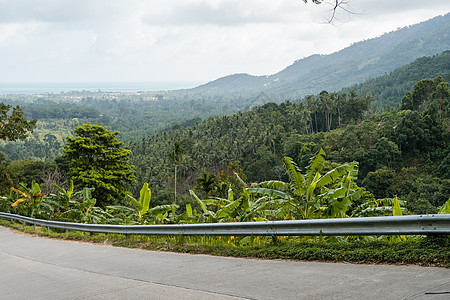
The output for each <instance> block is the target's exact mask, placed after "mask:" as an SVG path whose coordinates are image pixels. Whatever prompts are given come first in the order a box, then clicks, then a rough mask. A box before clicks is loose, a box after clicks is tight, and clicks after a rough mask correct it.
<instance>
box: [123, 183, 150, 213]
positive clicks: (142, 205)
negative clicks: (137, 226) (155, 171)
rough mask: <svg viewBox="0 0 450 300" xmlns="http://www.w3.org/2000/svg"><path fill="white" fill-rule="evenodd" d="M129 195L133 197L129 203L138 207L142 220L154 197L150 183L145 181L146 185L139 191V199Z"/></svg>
mask: <svg viewBox="0 0 450 300" xmlns="http://www.w3.org/2000/svg"><path fill="white" fill-rule="evenodd" d="M128 197H129V198H130V199H131V200H130V203H129V204H131V205H133V206H134V207H135V208H136V211H137V214H138V218H139V221H140V222H141V221H142V217H143V215H144V214H145V213H146V212H147V211H148V209H149V206H150V199H151V197H152V193H151V191H150V188H149V187H148V183H144V186H143V187H142V189H141V191H140V193H139V201H138V200H136V199H134V198H133V197H132V196H131V195H128Z"/></svg>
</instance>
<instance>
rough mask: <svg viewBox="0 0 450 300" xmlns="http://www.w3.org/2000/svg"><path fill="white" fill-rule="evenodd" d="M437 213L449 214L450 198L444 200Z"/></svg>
mask: <svg viewBox="0 0 450 300" xmlns="http://www.w3.org/2000/svg"><path fill="white" fill-rule="evenodd" d="M438 214H442V215H443V214H450V199H448V200H447V202H445V203H444V204H443V205H442V207H441V208H440V209H439V212H438Z"/></svg>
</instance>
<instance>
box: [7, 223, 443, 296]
mask: <svg viewBox="0 0 450 300" xmlns="http://www.w3.org/2000/svg"><path fill="white" fill-rule="evenodd" d="M0 299H450V270H449V269H442V268H428V267H418V266H389V265H355V264H345V263H316V262H296V261H281V260H275V261H273V260H272V261H270V260H256V259H239V258H226V257H213V256H207V255H189V254H177V253H165V252H152V251H144V250H137V249H126V248H116V247H111V246H107V245H92V244H88V243H81V242H73V241H60V240H51V239H45V238H40V237H31V236H26V235H23V234H20V233H15V232H13V231H12V230H10V229H8V228H4V227H1V226H0Z"/></svg>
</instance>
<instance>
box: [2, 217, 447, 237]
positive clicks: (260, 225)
mask: <svg viewBox="0 0 450 300" xmlns="http://www.w3.org/2000/svg"><path fill="white" fill-rule="evenodd" d="M0 217H2V218H6V219H11V221H12V220H18V221H22V222H23V224H24V225H25V224H26V223H30V224H34V226H35V228H36V225H40V226H45V227H47V228H59V229H65V230H76V231H86V232H92V233H121V234H134V235H140V234H143V235H223V236H225V235H232V236H249V235H266V236H288V235H293V236H301V235H308V236H314V235H342V236H345V235H445V234H450V215H414V216H399V217H368V218H339V219H312V220H295V221H266V222H237V223H202V224H173V225H106V224H80V223H67V222H57V221H48V220H41V219H33V218H29V217H24V216H20V215H15V214H8V213H0Z"/></svg>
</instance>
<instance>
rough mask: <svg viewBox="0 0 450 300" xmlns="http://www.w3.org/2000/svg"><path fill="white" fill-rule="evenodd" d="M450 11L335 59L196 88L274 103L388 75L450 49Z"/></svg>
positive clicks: (238, 76)
mask: <svg viewBox="0 0 450 300" xmlns="http://www.w3.org/2000/svg"><path fill="white" fill-rule="evenodd" d="M449 32H450V13H447V14H446V15H444V16H438V17H435V18H433V19H431V20H428V21H425V22H422V23H419V24H416V25H412V26H408V27H404V28H401V29H399V30H396V31H393V32H390V33H386V34H384V35H382V36H380V37H377V38H373V39H368V40H365V41H361V42H358V43H355V44H353V45H351V46H349V47H347V48H345V49H342V50H340V51H338V52H335V53H332V54H329V55H319V54H315V55H311V56H309V57H306V58H304V59H300V60H298V61H296V62H294V63H293V64H292V65H290V66H288V67H287V68H285V69H284V70H282V71H280V72H278V73H276V74H273V75H267V76H252V75H249V74H234V75H229V76H226V77H222V78H219V79H217V80H214V81H211V82H209V83H207V84H204V85H201V86H199V87H196V88H194V89H192V90H191V91H192V92H193V93H197V94H198V93H201V94H204V95H205V94H206V95H224V94H226V95H228V97H230V98H233V97H237V96H242V97H243V98H244V99H247V100H249V101H253V100H254V99H255V97H257V95H259V94H260V93H261V92H264V93H265V94H266V95H267V96H268V97H269V98H270V99H272V101H275V102H281V101H283V100H286V99H298V98H301V97H304V96H306V95H308V94H317V93H319V92H320V91H322V90H327V91H337V90H340V89H342V88H343V87H347V86H351V85H354V84H358V83H361V82H364V81H365V80H367V79H369V78H374V77H378V76H380V75H384V74H386V73H388V72H391V71H393V70H394V69H396V68H398V67H401V66H403V65H406V64H408V63H410V62H412V61H414V60H415V59H417V58H419V57H423V56H432V55H435V54H438V53H442V52H443V51H445V50H449V49H450V36H449Z"/></svg>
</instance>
